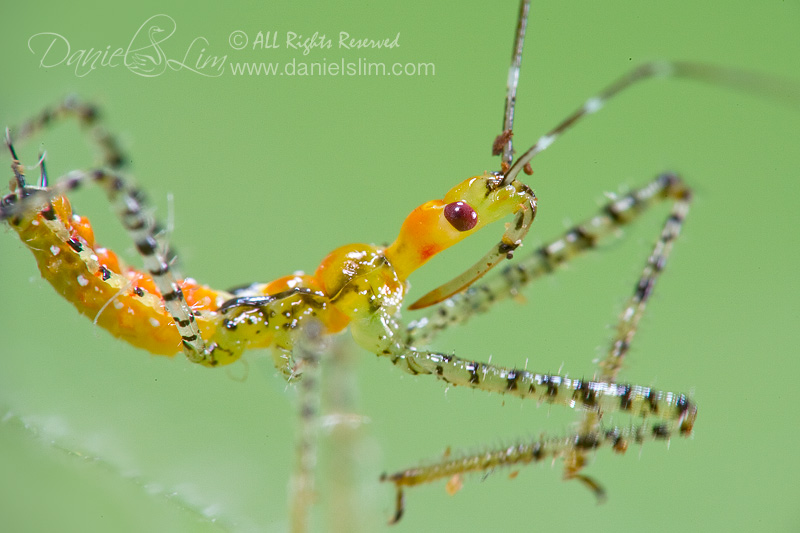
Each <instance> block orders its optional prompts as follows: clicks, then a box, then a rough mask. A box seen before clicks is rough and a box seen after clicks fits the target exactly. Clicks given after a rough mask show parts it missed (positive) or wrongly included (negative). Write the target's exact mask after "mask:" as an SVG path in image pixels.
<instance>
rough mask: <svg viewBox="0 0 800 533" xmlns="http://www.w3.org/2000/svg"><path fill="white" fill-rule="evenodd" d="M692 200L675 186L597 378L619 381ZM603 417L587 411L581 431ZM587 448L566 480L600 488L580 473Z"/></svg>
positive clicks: (572, 461) (684, 424) (574, 455)
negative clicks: (670, 208) (673, 196)
mask: <svg viewBox="0 0 800 533" xmlns="http://www.w3.org/2000/svg"><path fill="white" fill-rule="evenodd" d="M690 201H691V191H690V190H689V189H688V188H687V187H685V186H683V187H681V188H679V189H676V191H675V204H674V205H673V207H672V211H671V212H670V214H669V216H668V217H667V220H666V222H665V223H664V228H663V229H662V231H661V235H660V236H659V238H658V241H656V244H655V247H654V248H653V253H652V254H650V256H649V257H648V259H647V262H646V263H645V267H644V270H643V271H642V275H641V276H640V277H639V280H638V281H637V283H636V287H635V289H634V291H633V295H632V296H631V298H630V299H629V300H628V304H627V305H626V306H625V309H624V310H623V311H622V314H621V315H620V318H619V322H618V323H617V332H616V335H615V336H614V339H613V340H612V342H611V347H610V349H609V351H608V354H607V355H606V357H605V358H604V359H602V360H601V361H599V362H598V369H599V376H598V379H600V380H603V381H608V382H614V381H616V379H617V375H618V374H619V371H620V369H621V368H622V363H623V361H624V359H625V356H626V354H627V353H628V350H629V349H630V346H631V342H632V341H633V337H634V335H635V334H636V330H637V327H638V325H639V321H640V320H641V318H642V316H643V315H644V311H645V307H646V306H647V302H648V300H649V299H650V296H651V295H652V293H653V289H654V287H655V284H656V281H657V280H658V276H659V275H660V274H661V272H662V271H663V270H664V267H665V266H666V263H667V259H668V258H669V254H670V252H671V251H672V246H673V243H674V242H675V240H676V239H677V238H678V236H679V235H680V231H681V227H682V225H683V221H684V219H685V218H686V215H687V214H688V212H689V202H690ZM602 416H603V411H602V410H599V411H595V412H586V413H584V414H583V416H582V420H581V423H580V429H579V434H581V435H591V434H594V433H596V432H598V431H599V429H600V426H601V418H602ZM696 417H697V409H696V407H694V406H692V415H691V416H688V417H685V418H684V419H683V420H681V421H680V425H679V428H680V433H681V434H682V435H689V434H691V432H692V427H693V426H694V421H695V418H696ZM654 431H656V427H654ZM658 431H659V432H661V433H663V434H664V438H669V437H670V436H671V434H672V431H670V428H668V427H664V428H659V429H658ZM588 451H589V450H586V449H582V448H579V447H575V448H574V449H573V450H572V452H571V453H569V454H568V455H567V458H566V468H565V477H566V478H567V479H570V478H577V479H581V480H583V481H585V482H591V483H592V484H593V485H594V486H596V487H598V488H599V485H598V484H597V483H594V482H593V481H591V480H590V479H589V478H587V477H586V476H583V475H581V474H580V473H579V472H580V471H581V469H582V468H583V466H584V465H585V464H586V462H587V457H586V455H587V453H588Z"/></svg>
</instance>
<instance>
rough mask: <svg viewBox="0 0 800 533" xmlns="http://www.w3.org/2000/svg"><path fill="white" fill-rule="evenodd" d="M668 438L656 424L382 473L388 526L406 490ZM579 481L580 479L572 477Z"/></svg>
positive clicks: (591, 484) (525, 444)
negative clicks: (391, 506)
mask: <svg viewBox="0 0 800 533" xmlns="http://www.w3.org/2000/svg"><path fill="white" fill-rule="evenodd" d="M666 438H669V436H668V435H665V434H664V433H663V431H661V428H660V427H659V426H658V425H655V426H653V427H652V428H648V427H646V426H644V425H635V426H629V427H612V428H609V429H600V430H598V431H595V432H592V433H574V434H570V435H567V436H564V437H541V438H539V439H537V440H534V441H529V442H521V443H519V444H514V445H511V446H506V447H504V448H498V449H495V450H486V451H484V452H479V453H475V454H468V455H462V456H459V457H449V456H448V457H444V458H442V459H441V460H438V461H434V462H432V463H428V464H425V465H422V466H418V467H413V468H409V469H407V470H400V471H398V472H394V473H392V474H385V473H384V474H383V475H382V476H381V481H384V482H389V483H393V484H394V485H395V489H396V491H397V496H396V498H395V514H394V516H393V517H392V520H391V521H390V523H392V524H393V523H396V522H397V521H399V520H400V519H401V518H402V517H403V513H404V511H405V488H407V487H415V486H417V485H423V484H425V483H432V482H434V481H438V480H442V479H453V478H457V477H459V476H462V475H464V474H468V473H475V472H491V471H492V470H494V469H496V468H501V467H522V466H525V465H528V464H530V463H538V462H539V461H541V460H543V459H548V458H549V459H552V460H555V459H559V458H564V457H569V456H570V454H572V453H573V451H574V450H581V451H583V452H584V453H589V452H591V451H594V450H598V449H600V448H605V447H610V448H611V449H612V450H614V452H616V453H625V451H626V450H627V448H628V446H629V444H630V443H635V444H644V443H646V442H652V441H654V440H664V439H666ZM574 477H576V478H578V477H579V476H577V475H576V476H574ZM582 480H583V481H584V482H585V483H586V484H587V485H588V486H589V487H590V488H592V490H593V491H594V492H595V493H596V494H597V495H598V496H599V497H602V496H603V494H602V488H600V487H599V486H598V485H597V484H596V483H594V481H592V480H591V479H590V478H582Z"/></svg>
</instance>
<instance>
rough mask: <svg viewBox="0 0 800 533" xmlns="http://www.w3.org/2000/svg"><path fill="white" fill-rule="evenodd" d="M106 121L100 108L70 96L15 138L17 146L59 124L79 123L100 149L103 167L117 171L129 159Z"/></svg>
mask: <svg viewBox="0 0 800 533" xmlns="http://www.w3.org/2000/svg"><path fill="white" fill-rule="evenodd" d="M102 119H103V116H102V112H101V111H100V109H99V107H98V106H96V105H95V104H93V103H91V102H87V101H83V100H81V99H80V98H78V97H77V96H75V95H70V96H67V97H66V98H64V99H63V100H62V101H61V102H59V103H58V104H56V105H55V106H49V107H45V108H44V109H42V111H40V112H39V113H37V114H36V115H34V116H33V117H31V118H29V119H27V120H25V121H24V122H23V123H22V124H21V125H20V126H19V127H18V128H16V129H15V130H14V138H15V139H16V141H17V142H25V141H27V140H28V139H29V138H31V137H33V136H35V135H38V134H39V133H43V132H45V131H46V130H48V129H49V128H51V127H52V126H54V125H55V124H57V123H59V122H62V121H66V120H75V121H76V122H78V124H79V125H80V126H81V127H82V128H83V129H84V130H86V131H87V133H88V136H89V139H90V141H91V143H92V144H94V145H95V146H96V147H97V148H98V149H99V151H100V153H101V160H100V165H101V166H107V167H109V168H115V169H116V168H121V167H122V166H124V164H125V161H126V159H127V158H126V157H125V154H124V153H123V151H122V150H121V149H120V146H119V142H118V140H117V138H116V136H114V135H113V134H112V133H111V132H110V131H109V130H108V128H106V127H105V126H104V125H103V123H102Z"/></svg>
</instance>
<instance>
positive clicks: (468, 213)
mask: <svg viewBox="0 0 800 533" xmlns="http://www.w3.org/2000/svg"><path fill="white" fill-rule="evenodd" d="M444 218H446V219H447V221H448V222H449V223H450V225H451V226H453V227H454V228H456V229H457V230H458V231H469V230H471V229H472V228H474V227H475V224H477V223H478V213H476V212H475V210H474V209H472V207H471V206H470V205H469V204H468V203H466V202H452V203H449V204H447V205H446V206H444Z"/></svg>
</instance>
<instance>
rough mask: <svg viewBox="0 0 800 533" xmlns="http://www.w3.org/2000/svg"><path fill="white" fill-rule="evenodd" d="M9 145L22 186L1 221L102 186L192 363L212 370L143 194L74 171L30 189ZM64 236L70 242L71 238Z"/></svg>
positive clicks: (7, 201) (15, 220) (115, 178)
mask: <svg viewBox="0 0 800 533" xmlns="http://www.w3.org/2000/svg"><path fill="white" fill-rule="evenodd" d="M7 144H8V148H9V151H10V152H11V154H12V157H13V158H14V160H13V162H12V168H13V170H14V173H15V175H16V176H17V185H18V186H17V189H16V191H14V192H12V193H11V194H8V195H6V196H5V197H4V198H3V200H2V204H1V205H0V220H8V221H9V223H10V224H11V225H18V224H19V223H20V222H21V221H22V220H23V219H25V218H26V217H30V216H31V215H32V214H35V213H38V212H40V211H41V212H47V211H48V206H49V205H51V204H50V201H51V200H52V199H53V198H55V197H58V196H66V195H68V194H69V193H70V192H71V191H74V190H75V189H77V188H78V187H80V186H81V185H82V184H84V183H89V184H95V185H98V186H100V187H102V188H103V189H104V190H105V192H106V194H107V196H108V199H109V201H110V202H111V203H112V204H113V205H114V206H115V208H116V210H117V213H118V215H119V217H120V220H121V221H122V224H123V226H124V227H125V229H126V230H127V231H128V233H129V235H130V236H131V238H132V239H133V241H134V243H135V245H136V249H137V251H138V252H139V254H140V255H141V256H142V258H143V260H144V264H145V269H146V270H147V271H148V272H149V273H150V274H151V275H152V277H153V281H154V283H155V285H156V288H157V289H158V291H159V292H160V293H161V297H162V299H163V301H164V305H165V307H166V309H167V312H168V313H169V315H170V316H171V317H172V320H173V321H174V323H175V326H176V328H177V329H178V332H179V334H180V336H181V339H182V344H183V351H184V353H185V354H186V356H187V357H188V358H189V360H190V361H192V362H195V363H201V364H203V365H206V366H214V365H215V364H216V361H215V359H214V356H213V350H207V349H206V346H205V343H204V341H203V339H202V337H201V336H200V332H199V328H198V326H197V323H196V320H195V316H194V314H193V313H192V311H191V309H190V308H189V306H188V305H187V303H186V301H185V300H184V297H183V292H182V291H181V289H180V287H179V286H178V284H177V282H176V279H175V277H174V276H173V274H172V272H171V269H170V266H169V260H168V256H166V255H165V254H164V253H162V252H161V250H160V247H159V243H158V238H157V237H156V235H155V233H156V231H157V227H156V224H155V222H154V220H153V218H152V217H151V216H149V215H148V213H147V211H146V209H145V208H144V205H145V199H144V194H143V193H142V192H141V190H139V189H137V188H136V187H135V186H133V185H131V184H129V183H128V182H127V181H126V180H125V179H124V178H123V177H122V176H120V175H118V174H116V173H113V172H109V171H106V170H94V171H91V172H85V171H73V172H70V173H69V174H67V175H66V176H65V177H64V178H62V179H61V180H59V181H58V182H57V183H55V184H54V185H53V186H52V187H49V188H33V187H27V186H25V182H24V172H23V169H22V165H21V164H20V163H19V161H18V160H17V158H16V154H15V151H14V147H13V145H12V144H11V141H10V139H7ZM65 238H66V239H70V237H69V236H66V237H65ZM70 246H72V247H73V249H75V247H81V244H80V242H78V241H74V242H73V240H72V239H70ZM76 251H80V250H78V249H76ZM54 275H57V274H54Z"/></svg>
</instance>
